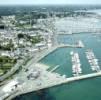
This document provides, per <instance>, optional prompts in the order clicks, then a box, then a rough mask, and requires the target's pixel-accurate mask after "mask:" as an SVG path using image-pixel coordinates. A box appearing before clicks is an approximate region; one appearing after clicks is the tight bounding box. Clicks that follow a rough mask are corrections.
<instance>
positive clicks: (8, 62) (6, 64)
mask: <svg viewBox="0 0 101 100" xmlns="http://www.w3.org/2000/svg"><path fill="white" fill-rule="evenodd" d="M15 63H16V59H13V58H10V57H6V56H1V57H0V75H2V74H5V73H7V72H8V71H9V70H10V69H11V68H12V67H13V66H14V64H15Z"/></svg>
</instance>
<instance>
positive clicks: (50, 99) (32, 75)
mask: <svg viewBox="0 0 101 100" xmlns="http://www.w3.org/2000/svg"><path fill="white" fill-rule="evenodd" d="M29 8H30V7H29ZM36 8H37V7H36ZM46 8H47V7H46ZM46 8H43V10H42V11H41V10H39V9H40V8H39V7H38V9H37V10H38V12H37V10H36V11H35V12H33V13H31V12H30V14H29V13H28V15H27V14H25V13H24V14H25V15H23V16H24V18H23V21H21V20H20V19H19V18H20V17H21V16H19V14H18V15H17V16H13V17H12V16H9V17H8V16H7V17H6V16H2V17H3V21H4V22H5V23H6V22H7V21H8V22H9V23H10V25H11V26H12V25H14V24H13V23H11V22H12V19H13V20H14V21H15V22H17V24H18V22H19V25H18V26H17V25H15V26H17V27H14V26H12V28H14V30H15V29H16V28H18V33H19V32H21V33H22V32H23V34H20V35H21V37H19V34H18V35H16V37H15V38H14V37H13V41H14V43H15V47H17V46H16V45H18V50H17V51H16V52H15V53H16V54H17V53H19V54H18V55H19V56H18V57H19V58H20V59H24V58H27V57H29V58H30V57H31V58H30V59H29V60H28V61H26V62H25V63H24V64H23V65H21V66H20V67H21V69H20V70H19V71H18V72H17V73H15V74H14V75H13V76H11V77H10V78H8V81H7V82H6V83H5V84H3V85H1V87H0V90H1V91H0V100H33V99H35V100H66V99H68V100H85V97H86V100H101V95H100V93H101V89H100V88H101V70H100V69H101V55H100V51H101V41H100V40H101V35H100V33H101V19H100V17H101V16H100V15H97V14H95V13H87V12H86V10H84V11H85V12H84V11H79V10H78V11H72V10H71V11H70V13H69V12H67V11H66V12H65V11H62V10H64V9H62V10H61V7H57V8H56V9H55V8H54V7H53V8H52V9H55V10H54V11H53V12H52V9H50V8H51V7H49V8H47V11H45V10H46ZM58 8H59V9H58ZM63 8H64V7H63ZM75 8H76V7H74V8H73V9H75ZM56 10H57V11H59V12H56ZM60 10H61V12H60ZM39 12H40V13H39ZM68 14H69V15H70V16H69V15H68ZM40 15H42V16H40ZM63 15H64V16H63ZM2 17H1V18H2ZM16 17H17V18H18V19H17V20H16V19H15V18H16ZM27 17H28V18H27ZM34 17H36V18H37V17H40V18H38V19H36V18H34ZM9 19H11V22H10V21H9ZM33 19H36V20H33ZM1 21H2V20H1ZM34 21H35V22H34ZM9 23H8V24H9ZM21 23H23V24H25V25H22V26H20V24H21ZM28 23H29V24H30V25H28V26H27V24H28ZM32 23H33V24H32ZM22 29H24V31H23V30H22ZM8 30H9V29H8ZM19 30H20V31H19ZM10 31H11V33H13V29H11V30H9V31H7V32H8V33H9V34H10ZM5 32H6V31H4V33H5ZM16 32H17V31H15V33H16ZM29 34H30V35H29ZM10 35H11V34H10ZM1 36H2V37H3V38H5V34H1ZM31 36H32V37H31ZM6 38H10V39H11V37H8V35H7V37H6ZM1 40H2V39H1ZM7 42H8V41H7ZM10 42H11V41H10ZM18 42H19V43H18ZM8 43H9V42H8ZM3 44H4V45H5V44H6V42H5V39H4V40H3V42H2V45H3ZM20 46H21V47H20ZM10 50H11V53H14V52H13V51H14V50H12V49H10ZM20 51H21V52H20ZM1 53H2V52H1ZM3 53H4V52H3ZM20 53H21V54H20ZM7 55H9V56H11V55H10V54H9V52H8V53H7ZM12 55H13V54H12ZM14 57H15V56H14ZM19 58H18V59H19ZM2 62H4V61H2ZM8 62H9V61H8Z"/></svg>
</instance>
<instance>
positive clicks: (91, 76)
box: [5, 71, 101, 100]
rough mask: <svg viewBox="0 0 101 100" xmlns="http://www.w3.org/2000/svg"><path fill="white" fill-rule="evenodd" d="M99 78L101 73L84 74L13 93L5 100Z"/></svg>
mask: <svg viewBox="0 0 101 100" xmlns="http://www.w3.org/2000/svg"><path fill="white" fill-rule="evenodd" d="M98 76H101V71H100V72H96V73H91V74H86V75H81V76H75V77H70V78H64V79H62V80H60V81H52V82H51V83H48V84H44V85H43V86H39V87H36V88H35V87H33V88H31V89H27V91H23V92H22V91H21V90H19V91H17V92H16V93H14V94H13V95H11V96H9V97H8V98H6V99H5V100H11V99H13V98H14V97H16V96H18V95H21V94H26V93H30V92H34V91H38V90H41V89H46V88H50V87H53V86H58V85H63V84H66V83H69V82H73V81H78V80H83V79H88V78H94V77H98Z"/></svg>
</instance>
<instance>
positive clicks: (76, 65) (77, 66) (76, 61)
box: [71, 51, 82, 76]
mask: <svg viewBox="0 0 101 100" xmlns="http://www.w3.org/2000/svg"><path fill="white" fill-rule="evenodd" d="M71 56H72V64H73V65H72V72H73V75H74V76H78V75H79V74H81V73H82V69H81V63H80V58H79V54H78V53H77V52H73V51H72V52H71Z"/></svg>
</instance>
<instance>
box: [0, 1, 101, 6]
mask: <svg viewBox="0 0 101 100" xmlns="http://www.w3.org/2000/svg"><path fill="white" fill-rule="evenodd" d="M12 4H21V5H22V4H23V5H27V4H31V5H32V4H101V0H0V5H12Z"/></svg>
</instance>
